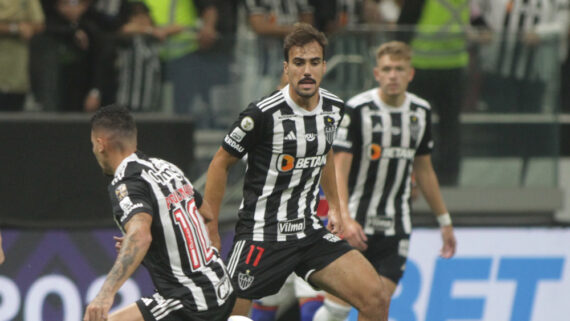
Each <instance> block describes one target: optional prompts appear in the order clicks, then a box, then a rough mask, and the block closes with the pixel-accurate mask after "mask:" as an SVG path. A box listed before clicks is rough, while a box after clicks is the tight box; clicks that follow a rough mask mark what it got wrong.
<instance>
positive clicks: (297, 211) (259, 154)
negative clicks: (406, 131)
mask: <svg viewBox="0 0 570 321" xmlns="http://www.w3.org/2000/svg"><path fill="white" fill-rule="evenodd" d="M319 95H320V99H319V103H318V106H317V107H316V108H315V109H314V110H312V111H307V110H306V109H303V108H302V107H300V106H298V105H297V104H296V103H295V102H293V100H292V99H291V97H290V96H289V86H286V87H285V88H283V89H282V90H279V91H276V92H275V93H273V94H272V95H270V96H268V97H266V98H264V99H262V100H261V101H259V102H254V103H251V104H250V105H249V106H248V107H247V108H246V109H245V110H244V111H243V112H242V113H241V114H240V116H239V119H238V120H237V121H236V122H235V123H234V124H233V125H232V127H231V129H230V131H229V133H228V134H227V135H226V137H225V138H224V141H223V143H222V147H223V148H224V149H225V150H226V151H227V152H228V153H230V154H232V155H234V156H236V157H238V158H242V157H243V156H244V155H245V154H246V153H247V170H246V173H245V179H244V186H243V198H242V203H241V205H240V209H239V221H238V223H237V225H236V236H237V238H238V239H249V240H254V241H289V240H296V239H300V238H303V237H305V236H307V235H309V234H311V233H312V232H314V231H315V230H318V229H321V228H323V225H322V223H321V221H320V220H319V219H318V217H317V216H316V208H317V204H318V194H319V181H320V177H321V172H322V168H323V167H324V166H325V164H326V158H327V153H328V152H329V150H330V149H331V147H332V143H333V140H334V135H335V132H336V129H337V127H338V125H339V122H340V120H341V118H342V115H343V113H344V103H343V101H342V100H340V99H339V98H338V97H337V96H335V95H333V94H331V93H330V92H328V91H326V90H324V89H319Z"/></svg>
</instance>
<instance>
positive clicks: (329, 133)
mask: <svg viewBox="0 0 570 321" xmlns="http://www.w3.org/2000/svg"><path fill="white" fill-rule="evenodd" d="M335 135H336V128H335V127H334V126H329V127H325V136H326V138H327V143H329V144H332V143H333V141H334V136H335Z"/></svg>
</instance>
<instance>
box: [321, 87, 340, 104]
mask: <svg viewBox="0 0 570 321" xmlns="http://www.w3.org/2000/svg"><path fill="white" fill-rule="evenodd" d="M319 94H321V96H322V97H323V101H329V102H331V103H332V104H333V105H339V104H340V105H344V100H342V99H340V98H339V97H338V96H337V95H335V94H333V93H331V92H330V91H328V90H326V89H324V88H319Z"/></svg>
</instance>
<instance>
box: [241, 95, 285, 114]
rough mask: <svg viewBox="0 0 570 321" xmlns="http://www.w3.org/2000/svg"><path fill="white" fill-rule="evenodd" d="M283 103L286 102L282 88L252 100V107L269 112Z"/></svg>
mask: <svg viewBox="0 0 570 321" xmlns="http://www.w3.org/2000/svg"><path fill="white" fill-rule="evenodd" d="M283 103H285V96H284V95H283V92H282V91H281V90H276V91H274V92H272V93H271V94H270V95H268V96H265V97H263V98H261V99H259V100H257V101H254V102H252V103H251V104H250V108H254V109H256V110H258V111H260V112H262V113H267V112H269V111H271V110H272V109H273V108H274V107H277V106H279V105H281V104H283Z"/></svg>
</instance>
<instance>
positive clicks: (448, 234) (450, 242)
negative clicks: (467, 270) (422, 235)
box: [440, 225, 457, 259]
mask: <svg viewBox="0 0 570 321" xmlns="http://www.w3.org/2000/svg"><path fill="white" fill-rule="evenodd" d="M441 238H442V240H443V246H442V247H441V253H440V255H441V257H443V258H445V259H449V258H451V257H452V256H453V255H454V254H455V251H456V250H457V241H456V240H455V234H454V233H453V226H451V225H448V226H444V227H442V228H441Z"/></svg>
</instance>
